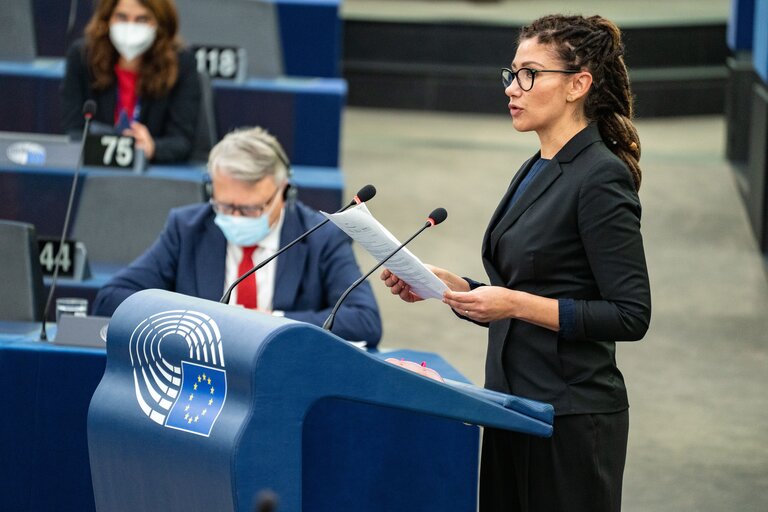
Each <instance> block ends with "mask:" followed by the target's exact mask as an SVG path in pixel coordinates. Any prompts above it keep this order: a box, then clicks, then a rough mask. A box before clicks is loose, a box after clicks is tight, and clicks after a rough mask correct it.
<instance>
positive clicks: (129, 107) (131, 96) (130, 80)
mask: <svg viewBox="0 0 768 512" xmlns="http://www.w3.org/2000/svg"><path fill="white" fill-rule="evenodd" d="M115 76H116V77H117V103H115V124H117V121H118V120H119V119H120V112H121V111H122V110H125V113H126V115H127V116H128V119H130V120H133V111H134V110H135V109H136V100H137V98H138V83H139V74H138V73H137V72H136V71H128V70H127V69H122V68H121V67H119V66H118V65H117V64H115Z"/></svg>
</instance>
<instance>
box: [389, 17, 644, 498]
mask: <svg viewBox="0 0 768 512" xmlns="http://www.w3.org/2000/svg"><path fill="white" fill-rule="evenodd" d="M501 78H502V82H503V84H504V88H505V89H504V91H505V94H506V95H507V97H508V106H509V112H510V115H511V117H512V125H513V126H514V128H515V129H516V130H518V131H521V132H528V131H534V132H536V134H537V135H538V138H539V142H540V151H539V152H538V153H536V154H535V155H534V156H533V157H532V158H531V159H529V160H528V161H527V162H525V163H524V164H523V165H522V167H521V168H520V170H519V171H518V172H517V174H516V175H515V176H514V177H513V179H512V181H511V184H510V186H509V188H508V190H507V191H506V193H505V194H504V196H503V197H502V199H501V202H500V204H499V206H498V207H497V209H496V212H495V213H494V214H493V217H491V220H490V223H489V225H488V227H487V230H486V232H485V237H484V239H483V246H482V258H483V264H484V266H485V269H486V272H487V273H488V277H489V281H490V282H489V284H487V285H486V284H483V283H480V282H477V281H474V280H472V279H468V278H462V277H459V276H458V275H456V274H454V273H451V272H449V271H447V270H444V269H440V268H434V267H433V270H434V272H435V273H436V274H437V276H438V277H440V278H441V279H442V280H443V281H444V282H445V283H446V284H447V285H448V287H449V288H450V290H451V291H448V292H446V293H445V296H444V302H445V303H447V304H448V305H449V306H450V307H451V308H453V310H454V312H455V313H456V314H458V315H459V316H461V317H462V318H465V319H467V320H469V321H472V322H475V323H477V324H479V325H483V326H486V327H488V353H487V360H486V387H488V388H490V389H493V390H496V391H501V392H505V393H510V394H515V395H520V396H523V397H528V398H533V399H536V400H541V401H543V402H548V403H551V404H552V405H554V407H555V421H554V433H553V437H552V438H549V439H542V438H536V437H531V436H528V435H525V434H519V433H515V432H508V431H503V430H496V429H491V428H487V429H485V431H484V435H483V451H482V463H481V471H480V510H481V511H483V512H489V511H501V510H503V511H505V512H507V511H526V512H529V511H530V512H533V511H543V512H554V511H562V512H564V511H568V512H609V511H610V512H615V511H619V510H620V508H621V488H622V477H623V472H624V462H625V459H626V449H627V436H628V430H629V416H628V407H629V405H628V401H627V393H626V388H625V386H624V379H623V377H622V374H621V372H620V371H619V370H618V368H617V367H616V359H615V342H616V341H632V340H639V339H641V338H642V337H643V336H644V335H645V332H646V330H647V329H648V324H649V322H650V315H651V298H650V287H649V283H648V274H647V268H646V263H645V255H644V250H643V241H642V237H641V234H640V210H641V209H640V201H639V199H638V195H637V190H638V189H639V187H640V177H641V174H640V167H639V165H638V160H639V158H640V141H639V139H638V135H637V131H636V130H635V127H634V126H633V124H632V121H631V118H632V114H633V106H632V101H633V100H632V93H631V91H630V87H629V78H628V75H627V69H626V66H625V65H624V57H623V44H622V41H621V33H620V31H619V29H618V27H617V26H616V25H615V24H614V23H612V22H610V21H608V20H606V19H604V18H601V17H599V16H592V17H589V18H584V17H581V16H562V15H553V16H546V17H543V18H540V19H538V20H536V21H534V22H533V23H531V24H530V25H528V26H526V27H523V29H522V30H521V33H520V36H519V41H518V48H517V52H516V54H515V57H514V60H513V61H512V63H511V66H510V68H509V69H506V68H505V69H503V70H502V73H501ZM382 279H383V280H384V281H385V283H386V284H387V286H389V287H390V288H391V291H392V293H394V294H397V295H399V296H400V297H401V298H402V299H403V300H406V301H409V302H413V301H416V300H419V297H418V296H415V295H414V294H413V293H412V292H411V290H410V288H409V286H408V284H407V283H404V282H402V281H400V280H399V279H398V278H397V276H395V275H393V274H391V273H390V272H389V271H384V273H383V274H382Z"/></svg>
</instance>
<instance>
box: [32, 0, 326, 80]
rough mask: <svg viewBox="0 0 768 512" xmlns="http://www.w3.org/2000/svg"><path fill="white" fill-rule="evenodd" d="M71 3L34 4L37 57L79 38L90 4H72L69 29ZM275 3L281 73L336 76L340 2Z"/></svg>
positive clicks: (56, 53)
mask: <svg viewBox="0 0 768 512" xmlns="http://www.w3.org/2000/svg"><path fill="white" fill-rule="evenodd" d="M72 1H74V0H71V1H62V0H33V12H34V21H35V39H36V42H37V54H38V55H39V56H41V57H63V56H64V55H65V54H66V50H67V48H68V47H69V45H70V44H71V43H72V41H74V40H76V39H78V38H80V37H82V34H83V29H84V28H85V25H86V23H87V22H88V19H89V18H90V17H91V12H92V10H91V6H92V2H83V1H80V2H76V3H75V4H74V7H75V8H76V13H75V17H74V19H73V23H72V27H71V28H69V29H68V27H67V25H68V23H69V17H70V9H71V2H72ZM271 1H272V2H273V3H274V4H276V5H277V14H278V19H279V23H280V43H281V45H282V47H283V48H282V49H283V69H284V70H285V72H286V74H288V75H292V76H320V77H327V78H335V77H338V76H339V61H340V58H341V19H340V18H339V5H340V3H341V2H340V0H271Z"/></svg>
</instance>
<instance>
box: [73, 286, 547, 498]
mask: <svg viewBox="0 0 768 512" xmlns="http://www.w3.org/2000/svg"><path fill="white" fill-rule="evenodd" d="M552 420H553V409H552V407H551V406H549V405H548V404H542V403H539V402H533V401H530V400H525V399H521V398H518V397H514V396H510V395H503V394H500V393H495V392H491V391H488V390H484V389H481V388H477V387H475V386H471V385H468V384H461V383H458V382H452V381H446V383H442V382H438V381H435V380H431V379H428V378H426V377H423V376H421V375H418V374H416V373H413V372H411V371H408V370H405V369H403V368H401V367H400V366H397V365H393V364H391V363H388V362H385V361H382V360H381V359H380V358H378V357H375V356H373V355H371V354H368V353H366V352H364V351H362V350H361V349H358V348H357V347H355V346H353V345H350V344H348V343H347V342H345V341H343V340H341V339H340V338H338V337H336V336H334V335H332V334H330V333H328V332H326V331H323V330H322V329H320V328H318V327H315V326H312V325H308V324H304V323H299V322H294V321H291V320H287V319H284V318H276V317H271V316H267V315H261V314H256V313H253V312H249V311H246V310H243V309H240V308H233V307H231V306H224V305H221V304H218V303H214V302H209V301H204V300H200V299H194V298H190V297H186V296H182V295H178V294H174V293H170V292H164V291H158V290H147V291H144V292H140V293H137V294H135V295H133V296H132V297H130V298H129V299H128V300H127V301H125V302H124V303H123V304H122V305H121V306H120V307H119V308H118V310H117V311H116V313H115V315H114V316H113V318H112V321H111V323H110V326H109V333H108V342H107V366H106V370H105V373H104V377H103V379H102V381H101V383H100V384H99V386H98V388H97V389H96V392H95V393H94V395H93V399H92V401H91V405H90V408H89V412H88V448H89V453H90V462H91V474H92V477H93V489H94V497H95V502H96V508H97V510H102V511H106V510H109V511H129V510H130V511H133V510H164V511H166V512H171V511H176V510H178V511H182V510H183V511H185V512H189V511H197V510H199V511H210V510H217V511H225V510H233V511H234V510H238V511H246V510H252V509H253V504H254V498H255V496H257V495H258V493H259V492H260V491H262V490H265V489H270V490H271V491H273V492H275V493H276V494H277V495H278V496H279V500H280V510H287V511H288V510H289V511H298V510H311V511H325V510H328V511H338V510H366V511H377V510H382V511H383V510H399V511H406V510H413V511H417V510H418V511H422V510H474V508H475V496H476V484H477V481H476V478H475V479H472V480H471V481H469V482H457V481H455V480H452V479H451V475H452V474H455V473H456V471H455V470H456V469H461V468H463V471H464V473H462V474H466V468H467V466H468V467H470V468H471V469H472V471H476V467H477V452H476V451H473V455H472V456H469V457H467V456H462V454H461V453H454V451H453V448H454V446H453V443H456V440H457V439H460V440H461V441H460V442H462V443H463V442H464V440H465V439H466V437H462V436H467V435H469V436H475V439H477V428H476V427H474V426H472V425H485V426H493V427H497V428H504V429H510V430H516V431H520V432H526V433H530V434H532V435H537V436H549V435H551V432H552ZM467 424H472V425H467Z"/></svg>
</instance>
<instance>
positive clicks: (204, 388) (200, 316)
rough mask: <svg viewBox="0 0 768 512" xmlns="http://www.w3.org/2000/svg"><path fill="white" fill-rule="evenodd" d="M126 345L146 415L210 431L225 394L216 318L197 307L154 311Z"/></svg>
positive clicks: (204, 433) (201, 432)
mask: <svg viewBox="0 0 768 512" xmlns="http://www.w3.org/2000/svg"><path fill="white" fill-rule="evenodd" d="M128 348H129V351H130V358H131V365H132V366H133V382H134V390H135V393H136V401H137V402H138V404H139V407H140V408H141V410H142V411H143V412H144V414H146V415H147V416H148V417H149V419H151V420H152V421H154V422H155V423H158V424H159V425H163V426H165V427H167V428H172V429H177V430H183V431H184V432H189V433H192V434H197V435H201V436H205V437H207V436H209V435H210V434H211V430H212V429H213V427H214V425H215V423H216V420H217V419H218V417H219V414H220V413H221V410H222V408H223V407H224V403H225V402H226V398H227V373H226V370H224V351H223V348H222V342H221V332H220V331H219V327H218V325H216V322H215V321H214V320H213V319H212V318H211V317H210V316H208V315H206V314H204V313H199V312H196V311H188V310H173V311H164V312H162V313H157V314H155V315H152V316H151V317H149V318H146V319H145V320H143V321H142V322H140V323H139V325H138V326H137V327H136V329H134V331H133V333H132V334H131V340H130V343H129V345H128Z"/></svg>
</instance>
